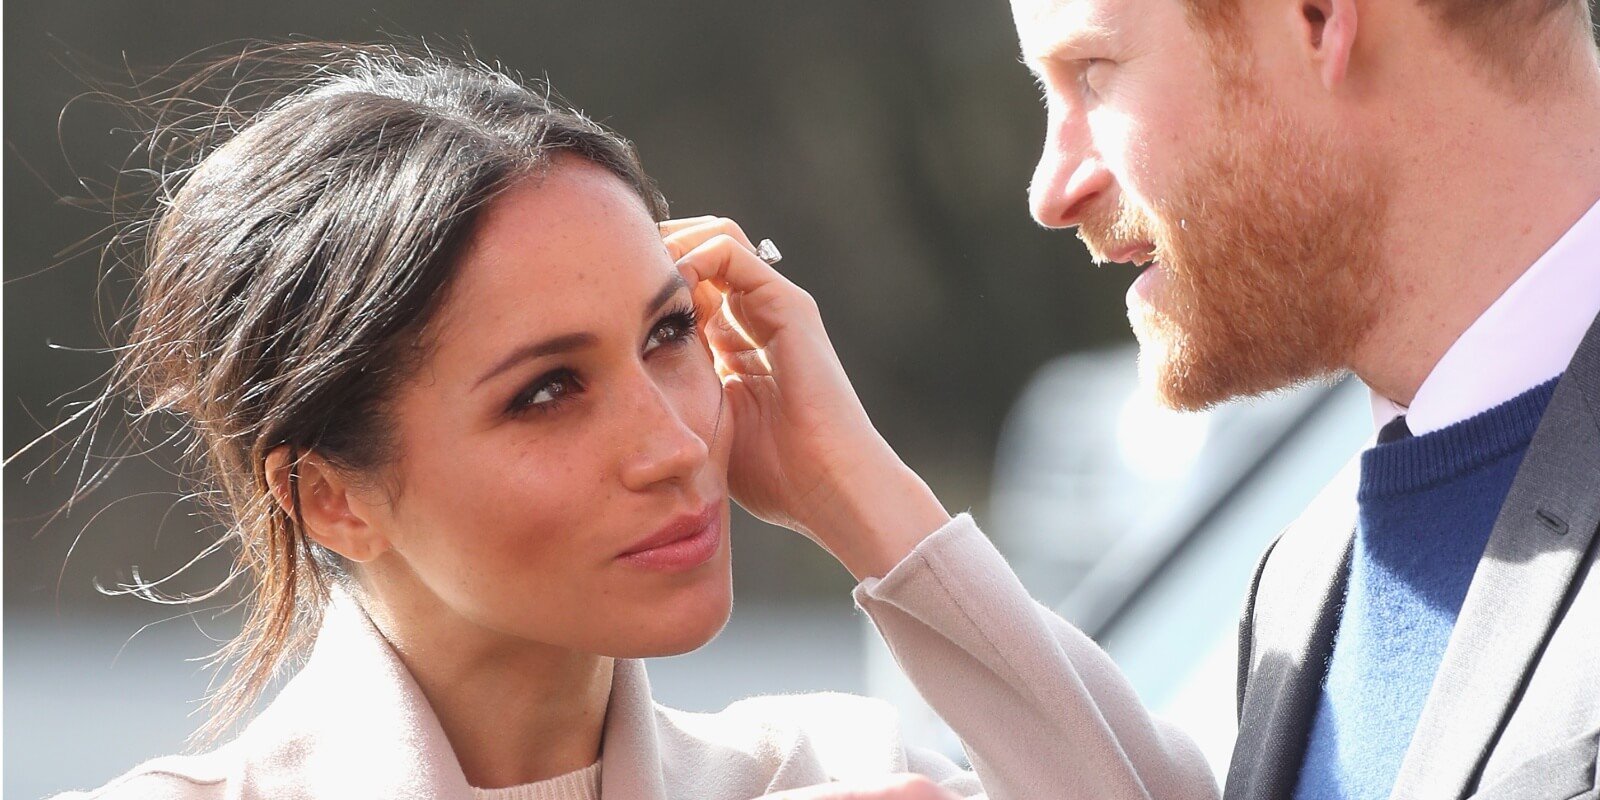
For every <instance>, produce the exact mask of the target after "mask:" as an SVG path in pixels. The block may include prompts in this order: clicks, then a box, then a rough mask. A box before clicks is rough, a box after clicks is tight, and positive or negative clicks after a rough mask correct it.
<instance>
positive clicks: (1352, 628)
mask: <svg viewBox="0 0 1600 800" xmlns="http://www.w3.org/2000/svg"><path fill="white" fill-rule="evenodd" d="M1555 386H1556V381H1555V380H1551V381H1550V382H1548V383H1545V384H1542V385H1540V386H1536V387H1534V388H1533V389H1530V390H1528V391H1527V392H1524V393H1523V394H1521V395H1518V396H1517V397H1514V398H1512V399H1511V400H1508V401H1506V402H1505V403H1503V404H1501V405H1499V406H1496V407H1494V408H1492V409H1489V410H1488V411H1485V412H1483V413H1482V414H1479V415H1477V416H1475V417H1472V418H1471V419H1466V420H1462V421H1461V422H1458V423H1456V424H1454V425H1451V426H1449V427H1446V428H1442V429H1440V430H1437V431H1433V432H1431V433H1427V434H1424V435H1422V436H1415V437H1411V438H1408V439H1401V440H1399V441H1396V442H1391V443H1389V444H1380V445H1378V446H1376V447H1373V448H1372V449H1370V450H1368V451H1366V452H1365V453H1363V454H1362V455H1361V488H1360V490H1359V493H1358V495H1357V502H1358V504H1359V509H1360V513H1359V516H1358V518H1357V522H1356V540H1355V547H1354V548H1353V550H1352V555H1351V562H1350V581H1349V585H1348V588H1347V589H1346V592H1345V600H1344V608H1343V610H1342V612H1341V614H1340V617H1339V628H1338V632H1337V634H1336V637H1335V639H1334V646H1333V657H1332V658H1331V659H1330V661H1329V662H1328V673H1327V677H1326V678H1325V679H1324V681H1323V691H1322V697H1321V699H1320V700H1319V701H1318V704H1317V712H1316V719H1315V720H1314V721H1313V723H1312V726H1311V735H1310V739H1309V741H1308V742H1307V743H1306V754H1305V761H1304V763H1303V764H1302V766H1301V769H1300V782H1299V785H1298V786H1297V787H1296V789H1295V798H1296V800H1322V799H1323V798H1352V800H1353V799H1355V798H1361V799H1362V800H1365V798H1386V797H1388V796H1389V791H1390V789H1391V788H1393V786H1394V780H1395V776H1396V775H1397V774H1398V773H1399V771H1400V762H1401V760H1402V759H1403V758H1404V757H1405V752H1406V748H1407V746H1408V745H1410V743H1411V734H1412V732H1413V731H1414V730H1415V729H1416V726H1417V719H1418V717H1420V716H1421V714H1422V706H1423V703H1424V702H1425V701H1426V700H1427V698H1428V690H1429V688H1430V687H1432V685H1433V678H1434V675H1435V673H1437V672H1438V671H1439V662H1440V660H1441V659H1442V657H1443V656H1444V650H1445V645H1446V644H1448V643H1449V640H1450V631H1451V630H1452V629H1453V628H1454V627H1455V623H1456V616H1457V615H1458V614H1459V613H1460V611H1461V603H1462V601H1463V600H1464V599H1465V598H1466V594H1467V586H1468V584H1470V583H1471V582H1472V573H1473V571H1474V570H1475V569H1476V568H1477V565H1478V559H1479V558H1480V557H1481V556H1482V555H1483V551H1484V547H1485V546H1486V545H1487V544H1488V542H1489V533H1490V531H1491V530H1492V529H1493V528H1494V521H1495V517H1496V516H1498V515H1499V512H1500V506H1501V504H1502V503H1504V502H1505V498H1506V494H1507V493H1508V492H1509V491H1510V490H1511V481H1512V479H1513V478H1515V477H1516V474H1517V467H1518V466H1519V465H1521V464H1522V457H1523V456H1524V455H1526V453H1527V451H1528V443H1529V442H1530V441H1531V440H1532V439H1533V432H1534V429H1535V428H1537V427H1538V425H1539V418H1540V417H1541V416H1542V415H1543V414H1544V409H1545V407H1546V406H1548V405H1549V403H1550V397H1551V395H1553V394H1554V393H1555Z"/></svg>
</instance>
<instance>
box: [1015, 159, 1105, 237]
mask: <svg viewBox="0 0 1600 800" xmlns="http://www.w3.org/2000/svg"><path fill="white" fill-rule="evenodd" d="M1081 153H1082V148H1076V147H1071V146H1064V145H1063V144H1061V142H1060V140H1059V139H1056V138H1052V139H1051V140H1049V141H1046V142H1045V149H1044V153H1043V154H1042V155H1041V156H1040V157H1039V165H1038V167H1036V168H1035V169H1034V171H1033V182H1032V183H1031V184H1029V186H1028V207H1029V209H1030V210H1031V211H1032V212H1033V219H1034V221H1035V222H1037V223H1039V224H1040V225H1043V226H1044V227H1046V228H1070V227H1072V226H1074V225H1077V224H1078V223H1079V222H1081V221H1082V219H1083V214H1084V209H1087V208H1089V207H1090V205H1091V204H1092V203H1093V202H1094V201H1095V199H1096V198H1098V197H1099V196H1100V195H1102V194H1103V193H1105V192H1106V191H1107V190H1108V189H1110V188H1111V183H1112V181H1111V173H1110V172H1109V171H1107V170H1106V168H1105V166H1104V165H1103V164H1102V163H1101V162H1100V159H1099V158H1098V157H1095V156H1092V155H1091V156H1087V157H1085V156H1084V155H1082V154H1081Z"/></svg>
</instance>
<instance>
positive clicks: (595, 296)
mask: <svg viewBox="0 0 1600 800" xmlns="http://www.w3.org/2000/svg"><path fill="white" fill-rule="evenodd" d="M456 270H457V271H456V275H455V276H454V279H453V281H452V283H453V286H452V288H451V291H450V296H449V297H448V298H447V300H446V303H445V308H444V309H443V313H442V316H443V317H445V318H446V320H447V323H446V324H447V325H449V326H451V327H455V325H457V324H459V323H460V322H463V321H466V322H470V323H472V324H471V326H470V327H473V328H481V327H498V326H499V323H508V322H509V323H511V324H513V325H515V326H516V327H518V328H524V329H525V328H527V327H529V326H535V327H538V328H541V329H543V328H551V329H554V328H566V327H571V326H574V325H578V324H585V325H586V326H588V327H595V326H600V325H605V324H611V320H609V319H605V318H597V312H604V311H606V310H607V309H608V308H610V307H613V306H614V307H616V309H618V310H620V309H630V312H629V313H627V314H625V316H623V317H621V319H626V320H629V321H632V318H633V317H634V314H633V313H631V309H633V308H634V307H635V306H636V305H638V303H639V302H643V300H642V298H647V297H648V296H649V295H651V294H653V293H654V292H656V291H657V290H658V289H659V287H660V285H661V283H662V281H664V280H666V279H668V278H669V277H670V276H671V275H672V273H673V266H672V261H671V260H670V259H669V258H668V256H667V252H666V248H665V246H664V245H663V244H662V242H661V236H660V233H659V232H658V229H657V228H656V224H655V221H654V220H652V219H651V217H650V215H649V214H648V213H647V211H646V210H645V205H644V202H643V201H642V200H641V199H640V198H639V197H638V195H637V194H636V193H634V191H633V190H632V188H630V187H629V186H628V185H627V184H626V183H624V182H623V181H622V180H621V179H620V178H618V177H617V176H615V175H613V174H612V173H611V172H609V171H607V170H606V169H604V168H603V167H599V166H597V165H594V164H591V163H589V162H586V161H580V160H577V159H568V160H567V161H566V162H565V163H562V164H560V165H558V166H556V167H555V168H554V169H551V170H549V171H547V172H544V173H542V174H539V175H537V176H534V177H531V178H529V179H526V180H524V181H523V182H522V183H520V184H517V185H515V186H512V187H511V188H509V189H507V190H506V191H505V192H503V193H502V194H501V195H499V196H498V197H496V198H495V199H494V200H492V201H491V202H490V203H489V204H488V205H487V206H486V207H485V208H484V209H483V212H482V214H481V215H480V217H479V220H478V224H477V227H476V229H475V230H474V231H473V234H472V237H471V239H470V240H469V242H468V245H467V247H466V248H465V249H464V251H463V253H462V257H461V259H460V261H459V262H458V263H457V265H456ZM636 295H637V296H638V297H635V296H636ZM636 301H637V302H636ZM530 310H532V312H533V313H530ZM606 316H608V317H609V316H611V315H609V314H608V315H606ZM485 333H488V334H489V335H496V334H494V333H492V332H488V331H486V332H485Z"/></svg>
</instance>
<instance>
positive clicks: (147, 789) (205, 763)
mask: <svg viewBox="0 0 1600 800" xmlns="http://www.w3.org/2000/svg"><path fill="white" fill-rule="evenodd" d="M227 760H228V753H227V750H226V748H224V749H222V750H213V751H211V752H209V753H203V754H199V755H170V756H161V757H159V758H152V759H150V760H149V761H146V762H144V763H142V764H140V765H138V766H136V767H134V768H133V769H130V770H128V771H127V772H124V773H122V774H121V775H118V776H117V777H115V778H112V779H111V780H110V781H107V782H106V783H105V785H103V786H101V787H99V788H98V789H89V790H87V791H70V792H63V793H61V794H58V795H55V796H54V797H52V798H50V800H146V799H147V798H148V799H150V800H155V799H156V798H160V800H169V799H170V800H212V799H213V798H221V797H222V796H223V794H224V792H225V790H226V785H227V784H226V779H227Z"/></svg>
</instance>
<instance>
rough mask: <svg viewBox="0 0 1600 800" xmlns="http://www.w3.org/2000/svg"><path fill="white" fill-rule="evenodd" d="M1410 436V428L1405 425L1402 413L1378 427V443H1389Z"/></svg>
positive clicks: (1404, 416)
mask: <svg viewBox="0 0 1600 800" xmlns="http://www.w3.org/2000/svg"><path fill="white" fill-rule="evenodd" d="M1410 438H1411V428H1409V427H1407V426H1406V415H1404V414H1401V415H1400V416H1398V417H1395V418H1394V419H1391V420H1389V423H1388V424H1387V425H1384V426H1383V427H1382V428H1379V429H1378V444H1389V443H1391V442H1398V441H1400V440H1401V439H1410Z"/></svg>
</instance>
